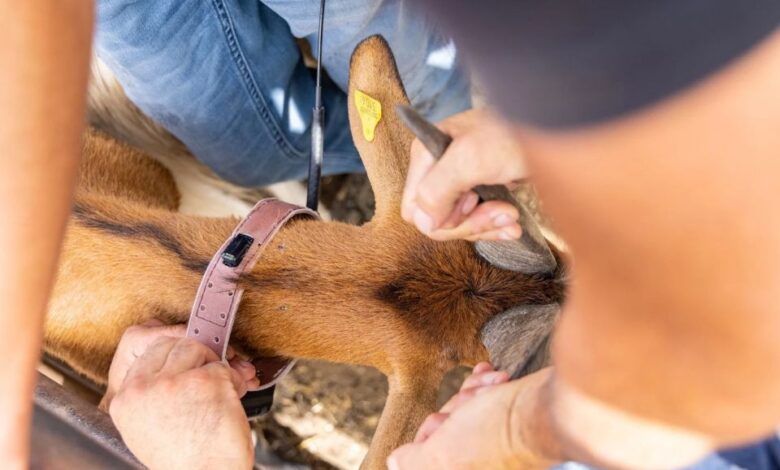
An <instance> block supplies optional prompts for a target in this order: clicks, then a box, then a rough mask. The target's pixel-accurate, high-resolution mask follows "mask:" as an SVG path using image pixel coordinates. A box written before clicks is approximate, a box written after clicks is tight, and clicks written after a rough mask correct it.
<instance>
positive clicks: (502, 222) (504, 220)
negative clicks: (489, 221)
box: [493, 214, 515, 228]
mask: <svg viewBox="0 0 780 470" xmlns="http://www.w3.org/2000/svg"><path fill="white" fill-rule="evenodd" d="M514 222H515V221H514V220H513V219H512V218H511V217H509V216H508V215H507V214H498V215H497V216H495V217H493V226H494V227H496V228H500V227H506V226H507V225H512V224H513V223H514Z"/></svg>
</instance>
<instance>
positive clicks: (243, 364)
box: [238, 361, 255, 369]
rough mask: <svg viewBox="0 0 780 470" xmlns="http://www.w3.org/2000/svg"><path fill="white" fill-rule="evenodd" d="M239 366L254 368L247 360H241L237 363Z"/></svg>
mask: <svg viewBox="0 0 780 470" xmlns="http://www.w3.org/2000/svg"><path fill="white" fill-rule="evenodd" d="M238 365H239V366H241V367H243V368H244V369H254V368H255V365H254V364H252V363H251V362H249V361H241V362H239V363H238Z"/></svg>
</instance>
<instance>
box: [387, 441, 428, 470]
mask: <svg viewBox="0 0 780 470" xmlns="http://www.w3.org/2000/svg"><path fill="white" fill-rule="evenodd" d="M424 446H425V444H424V443H420V444H406V445H404V446H401V447H399V448H397V449H396V450H394V451H393V453H392V454H390V457H388V458H387V468H388V470H424V469H429V468H437V467H436V466H434V465H433V462H430V461H429V456H428V455H427V453H426V451H425V447H424Z"/></svg>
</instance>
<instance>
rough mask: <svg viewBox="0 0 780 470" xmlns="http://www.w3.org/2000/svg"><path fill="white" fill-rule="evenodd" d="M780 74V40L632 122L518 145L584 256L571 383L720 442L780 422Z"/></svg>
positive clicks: (564, 357) (565, 364)
mask: <svg viewBox="0 0 780 470" xmlns="http://www.w3.org/2000/svg"><path fill="white" fill-rule="evenodd" d="M779 71H780V39H779V38H778V37H777V35H776V36H775V37H774V38H771V39H770V41H769V42H768V43H766V44H764V45H763V46H762V47H761V48H760V49H758V50H756V51H754V52H753V53H752V54H751V55H750V56H748V57H746V58H744V59H742V60H741V61H739V62H738V63H736V64H735V65H734V66H732V67H730V68H729V69H727V70H724V71H723V72H721V73H720V74H718V75H717V76H715V77H713V78H712V79H711V80H709V81H708V82H706V83H703V84H701V85H699V86H698V87H696V88H695V89H693V90H691V91H689V92H687V93H685V94H683V95H681V96H678V97H676V98H674V99H672V100H669V101H667V102H665V103H663V104H661V105H659V106H656V107H655V108H653V109H649V110H646V111H643V112H640V113H638V114H636V115H634V116H632V117H630V118H628V119H624V120H622V121H620V122H615V123H610V124H606V125H602V126H599V127H595V128H589V129H585V130H581V131H577V132H567V133H559V134H555V133H542V132H538V131H532V130H526V131H524V132H523V133H522V137H523V142H524V144H525V147H526V150H527V151H528V155H529V157H530V161H529V164H530V167H531V171H532V173H534V175H535V176H536V178H537V183H538V186H539V189H540V193H541V194H542V197H543V199H544V200H545V203H546V207H547V209H548V210H549V211H550V213H551V214H552V215H553V217H554V219H555V220H556V222H557V226H558V228H559V229H560V231H561V233H562V235H563V236H564V238H565V239H566V240H567V242H568V243H569V245H570V247H571V249H572V252H573V254H574V258H575V267H574V272H573V274H574V276H573V277H574V287H573V289H572V295H571V297H570V301H569V302H568V304H567V307H566V311H565V312H564V315H563V321H562V323H561V325H560V328H559V331H558V334H557V338H556V346H555V353H556V366H557V368H558V373H559V374H560V376H561V377H563V378H564V379H565V380H566V381H567V383H570V384H572V385H573V386H574V387H576V388H577V389H579V390H581V391H583V392H585V393H587V394H588V395H590V396H592V397H595V398H597V399H598V400H600V401H601V402H603V403H607V404H610V405H611V406H615V407H617V408H619V409H622V410H626V411H628V412H630V413H633V414H636V416H640V417H646V418H648V419H651V420H657V421H658V422H665V423H668V424H671V425H674V426H679V427H680V428H687V429H692V430H697V431H700V432H703V433H706V434H708V435H710V436H713V437H714V439H715V440H716V442H718V443H730V442H739V441H742V440H746V439H752V438H756V437H758V436H760V435H761V434H762V433H766V432H768V431H769V430H771V429H772V427H773V426H774V425H776V424H777V423H778V422H780V406H778V403H777V398H776V397H777V396H778V393H780V379H778V377H780V371H779V370H778V364H780V348H779V347H778V341H777V332H778V331H780V316H778V315H777V311H778V308H779V307H780V303H778V300H777V295H776V286H777V285H778V284H780V270H778V267H777V262H776V260H777V259H780V218H778V217H777V215H776V214H777V210H776V207H775V206H776V203H777V200H778V197H780V194H778V190H777V187H778V186H777V175H778V174H780V159H778V158H777V155H778V152H780V137H779V136H778V133H777V130H776V123H777V122H780V92H778V88H777V86H776V84H777V83H778V81H780V72H779Z"/></svg>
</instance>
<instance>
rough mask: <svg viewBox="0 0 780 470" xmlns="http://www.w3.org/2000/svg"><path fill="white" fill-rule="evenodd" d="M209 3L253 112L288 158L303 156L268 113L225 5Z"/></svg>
mask: <svg viewBox="0 0 780 470" xmlns="http://www.w3.org/2000/svg"><path fill="white" fill-rule="evenodd" d="M211 3H212V6H213V7H214V10H215V11H216V13H217V17H218V18H219V23H220V26H221V27H222V32H223V34H224V35H225V40H226V41H227V46H228V49H229V51H230V55H231V57H232V59H233V63H234V64H235V66H236V68H237V69H238V73H239V76H240V78H241V80H242V81H243V83H244V87H245V88H246V91H247V93H248V94H249V97H250V98H251V99H252V104H253V105H254V108H255V112H257V113H258V115H259V116H260V119H261V120H262V121H263V122H265V124H266V127H267V128H268V130H269V131H270V133H271V137H272V138H273V139H274V141H275V142H276V144H277V145H278V146H279V148H280V149H281V150H282V151H283V152H284V153H285V154H286V155H287V157H288V158H290V159H295V160H300V159H301V158H304V157H305V156H306V154H304V153H303V152H300V151H298V149H296V148H295V147H294V146H293V145H292V144H291V143H290V142H289V141H288V140H287V138H286V136H285V135H284V133H283V132H282V131H281V129H280V128H279V125H278V124H277V123H276V120H275V119H274V117H273V116H271V115H270V113H269V111H268V105H267V103H266V102H265V98H263V95H262V94H261V93H260V90H259V87H258V86H257V82H256V81H255V79H254V77H253V76H252V73H251V72H250V69H249V64H248V63H247V61H246V58H245V56H244V53H243V51H242V50H241V47H240V46H239V44H238V38H237V36H236V33H235V28H234V26H233V21H232V19H231V18H230V14H229V13H228V10H227V7H226V6H225V2H223V1H222V0H212V2H211Z"/></svg>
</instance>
